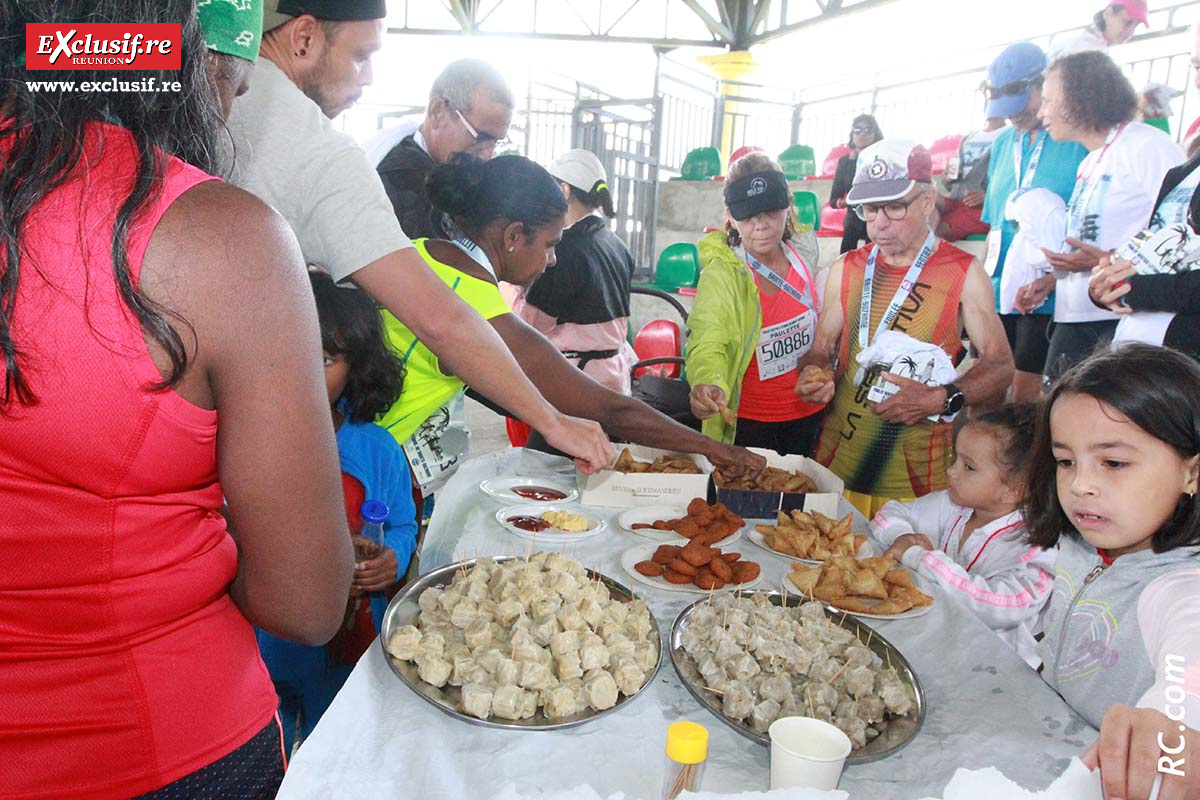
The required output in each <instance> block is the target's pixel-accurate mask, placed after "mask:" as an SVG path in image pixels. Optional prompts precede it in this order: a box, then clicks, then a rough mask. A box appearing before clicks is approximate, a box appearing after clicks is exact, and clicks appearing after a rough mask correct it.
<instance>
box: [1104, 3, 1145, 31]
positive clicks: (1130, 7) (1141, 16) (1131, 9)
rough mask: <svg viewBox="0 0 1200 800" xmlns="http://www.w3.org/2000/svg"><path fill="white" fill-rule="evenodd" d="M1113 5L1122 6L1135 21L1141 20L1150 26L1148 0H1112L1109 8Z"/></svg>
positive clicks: (1143, 23)
mask: <svg viewBox="0 0 1200 800" xmlns="http://www.w3.org/2000/svg"><path fill="white" fill-rule="evenodd" d="M1113 6H1121V7H1122V8H1124V9H1125V13H1126V14H1128V15H1129V18H1130V19H1131V20H1133V21H1134V22H1140V23H1141V24H1142V25H1145V26H1146V27H1150V18H1149V9H1148V8H1146V0H1112V2H1110V3H1109V4H1108V7H1109V8H1112V7H1113Z"/></svg>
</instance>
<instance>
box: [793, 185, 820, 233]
mask: <svg viewBox="0 0 1200 800" xmlns="http://www.w3.org/2000/svg"><path fill="white" fill-rule="evenodd" d="M792 208H793V209H794V211H795V213H796V232H797V233H810V232H815V231H819V230H821V201H820V200H818V199H817V194H816V192H810V191H808V190H807V189H805V190H801V191H799V192H793V193H792Z"/></svg>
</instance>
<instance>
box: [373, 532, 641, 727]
mask: <svg viewBox="0 0 1200 800" xmlns="http://www.w3.org/2000/svg"><path fill="white" fill-rule="evenodd" d="M521 558H522V557H520V556H498V557H495V558H493V559H492V560H493V561H495V562H496V563H504V562H506V561H519V560H521ZM475 561H476V559H474V558H472V559H469V560H467V561H460V562H458V563H455V564H447V565H446V566H444V567H441V568H439V569H435V570H433V571H432V572H429V573H427V574H425V575H422V576H421V577H420V578H418V579H417V580H416V581H415V582H414V583H412V584H410V585H408V586H406V587H405V589H404V591H403V592H401V593H400V594H398V595H396V596H395V597H393V598H392V602H391V603H389V604H388V607H387V611H385V612H384V614H383V626H382V627H381V629H380V633H379V646H380V647H381V648H382V649H383V657H384V658H385V659H386V660H387V662H388V666H390V667H391V668H392V672H394V673H395V674H396V677H397V678H399V679H400V680H401V681H403V682H404V683H405V684H407V685H408V687H409V688H410V689H412V690H413V691H414V692H415V693H416V695H417V697H420V698H421V699H422V700H424V701H426V702H427V703H430V704H432V705H433V706H435V707H436V708H437V709H439V710H440V711H443V712H445V713H446V714H449V715H450V716H452V717H454V718H456V719H459V720H462V721H463V722H467V723H470V724H471V725H479V726H481V727H485V728H507V729H509V730H517V731H552V730H559V729H561V728H571V727H574V726H576V725H582V724H583V723H585V722H590V721H591V720H594V719H598V718H600V717H603V716H604V715H606V714H611V713H612V712H614V711H619V710H620V709H621V708H623V707H624V706H625V704H626V703H629V702H630V701H632V700H633V699H634V698H635V697H637V696H638V695H639V694H641V693H642V692H644V691H645V690H646V687H647V686H649V685H650V684H651V683H652V682H653V681H654V676H655V675H657V674H658V670H659V668H660V667H661V666H662V661H663V643H662V632H661V630H660V629H659V627H658V622H657V621H656V620H655V619H654V615H653V614H651V615H650V624H651V625H652V626H653V627H652V630H653V634H652V637H651V638H653V639H654V640H656V641H657V642H658V659H657V660H656V661H655V662H654V668H653V669H652V670H650V672H649V674H647V676H646V682H645V683H643V684H642V688H640V689H638V690H637V692H635V693H634V694H632V695H629V696H626V695H623V694H619V695H618V696H617V704H616V705H614V706H613V707H612V708H606V709H605V710H603V711H594V710H592V709H587V710H586V711H580V712H579V713H577V714H572V715H571V716H569V717H556V718H553V719H551V718H549V717H547V716H546V715H545V714H544V713H543V712H542V710H541V709H540V708H539V709H538V712H537V713H536V714H535V715H534V716H532V717H530V718H529V719H519V720H501V719H494V718H493V719H479V718H478V717H473V716H471V715H469V714H465V713H463V712H462V711H460V710H459V699H460V696H461V695H460V691H459V687H457V686H450V685H449V684H447V685H446V686H444V687H442V688H440V689H439V688H438V687H436V686H434V685H433V684H430V683H426V682H425V681H423V680H421V678H420V677H418V675H417V665H416V664H414V663H412V662H411V661H400V660H399V659H397V658H394V657H393V656H392V655H391V654H390V653H388V651H387V647H385V646H384V645H385V643H386V642H387V640H388V638H389V636H390V634H391V632H392V631H393V630H395V629H396V628H400V627H403V626H404V625H416V624H417V615H418V614H420V613H421V608H420V606H419V605H418V604H417V599H418V598H419V597H420V595H421V592H423V591H425V590H426V589H428V588H429V587H431V586H436V587H439V588H441V587H445V586H449V585H450V581H451V580H452V579H453V577H454V573H455V572H458V571H461V570H470V568H471V567H473V566H474V565H475ZM586 572H587V576H588V577H589V578H591V579H592V580H598V581H600V582H601V583H603V584H604V585H605V586H606V587H608V592H609V595H610V596H611V597H612V598H613V599H614V600H617V601H619V602H623V603H624V602H630V601H632V600H633V592H631V591H630V590H629V589H627V588H626V587H625V586H622V585H621V584H619V583H617V582H616V581H614V580H613V579H612V578H610V577H608V576H607V575H603V574H601V573H599V572H595V571H593V570H590V569H589V570H586Z"/></svg>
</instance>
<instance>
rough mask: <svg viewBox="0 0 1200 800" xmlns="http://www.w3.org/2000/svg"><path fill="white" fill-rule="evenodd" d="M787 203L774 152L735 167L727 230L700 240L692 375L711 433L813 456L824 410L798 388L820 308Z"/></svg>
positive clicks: (698, 410)
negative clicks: (797, 245) (795, 241)
mask: <svg viewBox="0 0 1200 800" xmlns="http://www.w3.org/2000/svg"><path fill="white" fill-rule="evenodd" d="M791 206H792V203H791V195H790V192H789V191H788V184H787V178H786V177H785V176H784V174H783V170H781V169H780V168H779V165H778V164H776V163H775V162H774V161H772V160H771V159H770V158H769V157H768V156H766V155H764V154H762V153H751V154H749V155H747V156H745V157H743V158H741V159H738V161H736V162H735V163H734V164H733V166H732V167H730V170H729V176H728V178H727V180H726V184H725V209H726V212H727V216H728V217H729V219H728V220H727V222H726V226H725V227H726V230H725V231H724V232H716V233H710V234H708V235H707V236H705V237H704V238H703V239H701V240H700V245H699V248H700V263H701V267H702V269H701V272H700V284H699V286H698V288H697V291H696V302H695V307H694V309H693V311H692V314H691V316H690V317H689V318H688V327H689V329H690V334H689V338H688V351H687V373H688V378H689V379H690V381H691V382H692V390H691V397H690V399H691V407H692V413H693V414H695V415H696V416H697V417H698V418H699V419H701V420H702V421H703V431H704V433H705V434H707V435H708V436H710V437H712V438H713V439H716V440H717V441H721V442H728V443H735V444H739V445H743V446H747V447H765V448H767V449H770V450H775V451H777V452H779V453H798V454H801V455H805V456H809V455H811V454H812V451H813V448H814V446H815V444H816V437H817V433H818V430H819V428H820V417H821V414H820V412H821V410H822V408H823V407H822V406H814V405H810V404H808V403H805V402H804V401H803V400H801V399H800V397H799V396H798V395H797V394H796V392H795V387H796V382H797V378H798V371H797V370H798V362H799V360H800V358H801V357H802V356H803V355H804V354H805V353H807V352H808V350H809V348H811V347H812V343H813V336H814V334H815V331H816V324H817V313H818V311H819V308H818V298H817V292H816V291H815V287H814V286H813V276H812V270H811V269H810V267H809V265H808V264H807V263H805V261H804V259H803V258H801V257H800V254H799V253H798V252H797V251H796V248H795V247H793V246H792V244H791V242H790V240H791V238H792V236H793V229H792V220H791Z"/></svg>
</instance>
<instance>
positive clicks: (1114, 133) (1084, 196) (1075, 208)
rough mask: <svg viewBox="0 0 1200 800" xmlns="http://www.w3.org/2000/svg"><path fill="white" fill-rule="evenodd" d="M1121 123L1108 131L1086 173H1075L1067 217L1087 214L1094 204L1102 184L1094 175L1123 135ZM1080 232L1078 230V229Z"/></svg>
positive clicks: (1123, 126) (1122, 124)
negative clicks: (1114, 143)
mask: <svg viewBox="0 0 1200 800" xmlns="http://www.w3.org/2000/svg"><path fill="white" fill-rule="evenodd" d="M1126 124H1128V123H1121V124H1120V125H1118V126H1117V127H1115V128H1113V129H1112V130H1111V131H1109V132H1108V136H1106V137H1105V138H1104V147H1103V148H1101V150H1100V155H1098V156H1096V160H1095V161H1093V162H1092V164H1091V166H1089V167H1088V170H1087V172H1086V173H1084V172H1082V171H1080V172H1077V173H1075V191H1073V192H1071V202H1070V203H1068V206H1067V218H1068V219H1078V218H1079V217H1080V216H1081V215H1084V214H1087V210H1088V209H1089V208H1090V207H1091V205H1092V198H1093V197H1094V196H1095V194H1096V190H1097V189H1098V188H1099V186H1100V183H1101V182H1100V181H1093V180H1092V176H1093V175H1095V174H1096V170H1098V169H1100V166H1101V165H1102V164H1103V163H1104V157H1105V156H1106V155H1108V148H1110V147H1112V145H1113V142H1115V141H1116V140H1117V137H1118V136H1120V135H1121V131H1123V130H1125V125H1126ZM1100 177H1102V178H1103V177H1104V173H1100ZM1099 229H1100V226H1099V224H1097V226H1096V231H1097V237H1096V241H1099V240H1100V237H1099ZM1076 233H1078V231H1076Z"/></svg>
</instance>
